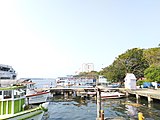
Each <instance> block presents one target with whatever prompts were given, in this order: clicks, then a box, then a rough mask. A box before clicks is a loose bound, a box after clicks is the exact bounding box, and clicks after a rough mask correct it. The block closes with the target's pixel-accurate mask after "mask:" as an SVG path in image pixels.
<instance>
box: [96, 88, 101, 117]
mask: <svg viewBox="0 0 160 120" xmlns="http://www.w3.org/2000/svg"><path fill="white" fill-rule="evenodd" d="M100 112H101V90H100V89H99V88H97V119H96V120H99V119H100V118H101V114H100Z"/></svg>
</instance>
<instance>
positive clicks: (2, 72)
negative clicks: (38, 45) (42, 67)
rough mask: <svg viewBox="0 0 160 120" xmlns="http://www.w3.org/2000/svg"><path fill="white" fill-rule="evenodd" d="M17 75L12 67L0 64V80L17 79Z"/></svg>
mask: <svg viewBox="0 0 160 120" xmlns="http://www.w3.org/2000/svg"><path fill="white" fill-rule="evenodd" d="M16 77H17V74H16V72H15V70H14V69H13V68H12V66H9V65H4V64H0V79H15V78H16Z"/></svg>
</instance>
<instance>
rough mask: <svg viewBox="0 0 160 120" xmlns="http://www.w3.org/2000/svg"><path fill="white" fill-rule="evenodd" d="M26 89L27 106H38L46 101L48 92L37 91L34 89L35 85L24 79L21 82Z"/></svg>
mask: <svg viewBox="0 0 160 120" xmlns="http://www.w3.org/2000/svg"><path fill="white" fill-rule="evenodd" d="M22 84H23V85H25V86H26V87H27V89H26V97H27V101H28V102H29V104H40V103H44V102H46V101H47V98H48V97H49V90H38V89H36V88H35V83H34V82H32V81H31V80H30V79H25V80H24V81H23V82H22Z"/></svg>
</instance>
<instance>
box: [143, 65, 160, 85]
mask: <svg viewBox="0 0 160 120" xmlns="http://www.w3.org/2000/svg"><path fill="white" fill-rule="evenodd" d="M144 76H145V78H147V79H148V80H150V81H157V82H160V66H155V65H152V66H150V67H149V68H147V69H146V70H145V71H144Z"/></svg>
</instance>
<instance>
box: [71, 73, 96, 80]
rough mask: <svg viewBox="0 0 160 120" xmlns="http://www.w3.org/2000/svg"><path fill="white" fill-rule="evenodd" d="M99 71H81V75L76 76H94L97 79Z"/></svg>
mask: <svg viewBox="0 0 160 120" xmlns="http://www.w3.org/2000/svg"><path fill="white" fill-rule="evenodd" d="M98 74H99V73H98V72H97V71H91V72H80V73H79V75H76V76H74V77H81V78H86V77H87V78H93V79H97V78H98Z"/></svg>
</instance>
